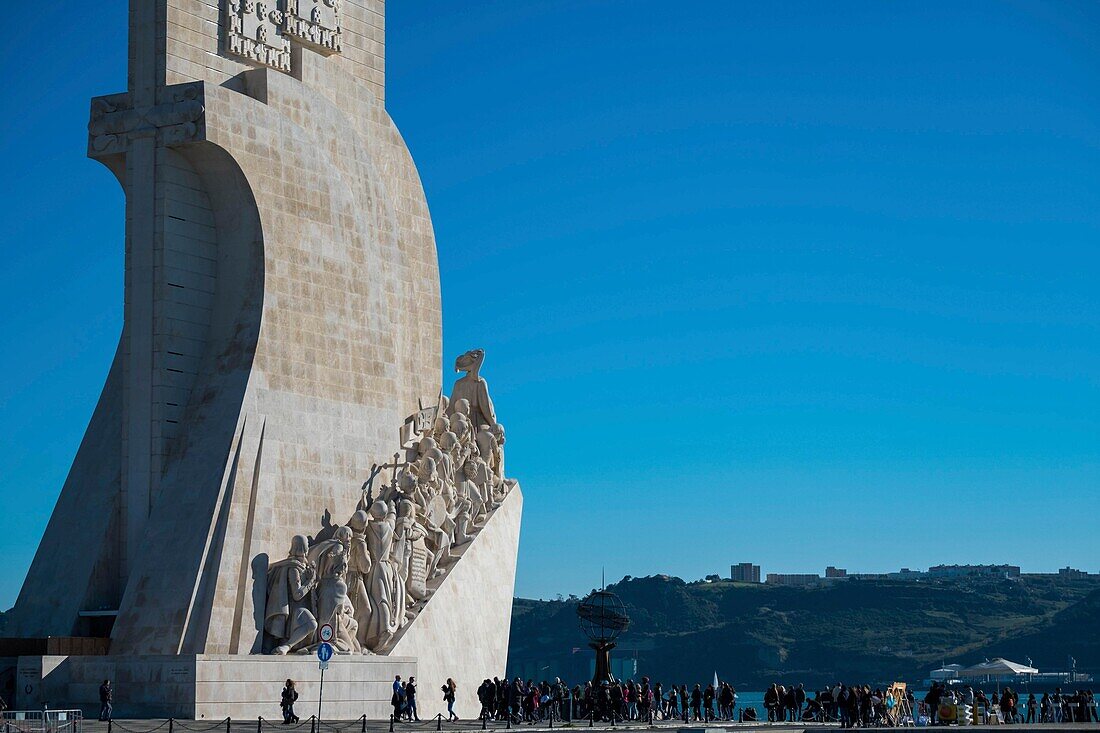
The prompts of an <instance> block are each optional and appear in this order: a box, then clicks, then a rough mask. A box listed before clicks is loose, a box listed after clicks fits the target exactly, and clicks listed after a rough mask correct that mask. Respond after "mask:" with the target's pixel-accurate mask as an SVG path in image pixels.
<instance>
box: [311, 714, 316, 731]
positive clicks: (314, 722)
mask: <svg viewBox="0 0 1100 733" xmlns="http://www.w3.org/2000/svg"><path fill="white" fill-rule="evenodd" d="M309 733H317V716H316V715H311V716H309Z"/></svg>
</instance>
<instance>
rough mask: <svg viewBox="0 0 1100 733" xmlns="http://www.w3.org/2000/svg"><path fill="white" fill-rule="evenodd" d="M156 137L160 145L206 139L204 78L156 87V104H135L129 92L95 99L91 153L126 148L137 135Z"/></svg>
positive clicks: (100, 154)
mask: <svg viewBox="0 0 1100 733" xmlns="http://www.w3.org/2000/svg"><path fill="white" fill-rule="evenodd" d="M143 137H155V138H156V141H157V144H158V145H183V144H185V143H191V142H199V141H201V140H204V139H206V105H205V90H204V88H203V83H202V82H201V81H196V82H189V83H187V84H173V85H171V86H166V87H163V88H161V89H159V90H158V91H157V104H155V105H152V106H150V107H137V108H135V107H134V106H133V105H132V104H131V102H130V95H129V94H127V93H122V94H109V95H107V96H104V97H95V98H94V99H92V110H91V114H90V115H89V119H88V156H89V157H92V158H98V157H100V156H104V155H110V154H112V153H122V152H125V151H126V150H127V149H128V148H129V146H130V142H131V141H132V140H134V139H136V138H143Z"/></svg>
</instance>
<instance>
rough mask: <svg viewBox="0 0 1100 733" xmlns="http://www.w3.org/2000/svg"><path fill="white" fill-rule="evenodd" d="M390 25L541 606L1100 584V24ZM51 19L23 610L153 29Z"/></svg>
mask: <svg viewBox="0 0 1100 733" xmlns="http://www.w3.org/2000/svg"><path fill="white" fill-rule="evenodd" d="M388 6H389V8H388V12H389V18H388V29H389V30H388V37H387V53H388V72H389V75H388V87H389V89H388V98H389V101H388V106H389V109H390V112H391V114H392V116H393V117H394V118H395V119H396V121H397V123H398V125H399V126H400V127H401V129H402V131H403V132H404V134H405V136H406V139H407V141H408V143H409V146H410V148H411V149H412V151H413V155H414V157H415V158H416V160H417V163H418V165H419V167H420V173H421V176H422V177H423V180H424V185H425V188H426V189H427V193H428V200H429V203H430V205H431V208H432V212H433V215H434V219H435V226H436V234H437V238H438V242H439V255H440V264H441V270H442V278H443V294H444V312H445V343H446V354H447V359H446V362H447V363H450V361H451V359H452V358H453V356H454V355H455V354H456V353H458V352H460V351H463V350H465V349H467V348H470V347H473V346H482V347H484V348H486V349H487V350H488V359H487V363H486V368H485V372H484V373H485V375H486V377H487V378H488V379H489V381H490V386H491V388H492V391H493V395H494V398H495V399H496V401H497V403H498V409H499V413H500V415H501V417H502V420H503V421H504V422H505V424H506V425H507V426H508V429H509V438H510V441H509V453H508V461H509V464H508V465H509V468H510V472H511V473H512V474H514V475H515V476H517V477H519V478H520V479H521V480H522V482H523V485H524V488H525V493H526V497H527V503H526V510H525V517H524V530H523V540H522V551H521V560H520V570H519V578H518V583H517V591H518V593H519V594H521V595H528V596H544V597H549V596H551V595H554V594H556V593H558V592H561V593H569V592H583V591H585V590H587V589H589V588H591V587H593V586H594V585H596V584H597V583H598V581H599V576H600V569H601V567H603V566H606V568H607V571H608V577H609V578H618V577H621V576H622V575H624V574H631V575H646V574H651V573H658V572H667V573H673V574H679V575H682V576H684V577H688V578H697V577H701V576H702V575H704V574H707V573H712V572H722V573H723V574H725V573H728V571H729V564H730V563H731V562H737V561H742V560H752V561H755V562H758V563H760V564H761V565H763V566H764V572H768V571H773V572H775V571H795V572H797V571H803V572H808V571H820V570H821V569H822V568H823V567H824V566H825V565H826V564H836V565H840V566H847V567H849V568H851V569H858V570H865V571H878V570H889V569H895V568H897V567H899V566H902V565H906V566H910V567H925V566H927V565H929V564H935V563H939V562H1014V563H1019V564H1020V565H1022V566H1023V567H1024V568H1025V570H1052V569H1054V568H1056V567H1059V566H1062V565H1065V564H1067V563H1068V564H1073V565H1078V566H1084V567H1086V568H1087V569H1089V570H1092V571H1097V570H1100V565H1098V564H1097V562H1098V560H1097V558H1098V557H1100V539H1098V537H1100V533H1098V532H1097V531H1096V530H1097V522H1098V516H1097V509H1098V504H1100V498H1098V497H1100V325H1098V324H1100V247H1098V244H1100V150H1098V145H1100V50H1098V45H1097V44H1098V39H1100V4H1097V3H1095V2H1080V3H1070V2H1056V3H1045V4H1031V3H980V2H967V3H957V2H921V3H907V4H902V3H878V2H870V3H844V4H824V3H770V2H769V3H763V2H760V3H732V2H703V1H701V0H700V1H696V2H685V3H669V2H650V1H649V0H630V1H629V2H626V1H623V2H596V1H594V0H586V1H584V2H522V1H520V0H504V1H500V2H486V1H483V0H482V1H479V2H452V1H440V2H419V1H414V0H391V1H390V2H389V3H388ZM22 27H24V28H25V29H26V28H30V29H31V31H28V32H23V33H9V34H8V37H7V38H6V39H5V42H4V44H3V51H2V54H3V68H4V70H5V78H6V82H7V89H6V91H5V94H4V107H5V108H4V114H3V115H2V118H3V120H4V123H3V124H4V134H3V135H2V136H0V146H2V148H3V150H2V154H3V160H4V163H5V172H6V176H5V195H4V196H3V197H0V212H2V217H3V221H4V226H3V229H2V232H3V233H2V236H3V252H2V255H3V256H2V257H0V268H2V271H3V275H4V277H3V288H2V289H0V319H2V323H3V333H4V348H3V350H2V351H0V506H2V507H3V510H4V511H3V518H4V528H3V532H0V551H2V553H3V557H4V558H5V563H4V565H3V569H2V570H0V607H7V606H8V605H10V604H11V603H12V602H13V601H14V599H15V595H16V593H17V591H18V588H19V585H20V584H21V583H22V579H23V576H24V574H25V572H26V569H27V567H28V565H29V563H30V560H31V557H32V555H33V552H34V550H35V547H36V546H37V543H38V539H39V537H40V535H41V532H42V529H43V527H44V525H45V522H46V520H47V518H48V516H49V513H50V510H51V508H52V506H53V503H54V501H55V499H56V496H57V493H58V491H59V490H60V487H61V484H62V481H63V480H64V477H65V474H66V472H67V470H68V467H69V462H70V461H71V459H72V456H73V455H74V452H75V450H76V447H77V445H78V443H79V441H80V438H81V435H82V433H83V430H84V427H85V425H86V422H87V419H88V417H89V415H90V414H91V410H92V407H93V405H94V403H95V400H96V398H97V396H98V393H99V390H100V387H101V385H102V382H103V379H104V376H105V375H106V373H107V368H108V364H109V361H110V358H111V355H112V353H113V351H114V348H115V344H116V341H117V337H118V333H119V329H120V324H121V303H122V254H123V253H122V243H123V200H122V196H121V193H120V191H119V189H118V186H117V184H116V183H115V181H114V179H113V178H112V177H111V175H110V174H109V173H108V172H107V170H106V169H104V168H102V167H101V166H100V165H99V164H98V163H95V162H92V161H89V160H87V159H85V157H84V153H85V124H86V121H87V115H88V99H89V97H91V96H94V95H98V94H105V93H110V92H115V91H121V90H123V89H124V88H125V85H126V75H125V61H126V48H125V27H126V4H125V3H124V2H122V1H121V0H115V1H113V2H108V3H75V2H65V3H44V4H38V5H36V6H35V8H34V10H33V12H31V13H30V14H29V15H28V16H27V17H25V18H24V19H23V26H22ZM449 378H450V374H449V373H448V379H449Z"/></svg>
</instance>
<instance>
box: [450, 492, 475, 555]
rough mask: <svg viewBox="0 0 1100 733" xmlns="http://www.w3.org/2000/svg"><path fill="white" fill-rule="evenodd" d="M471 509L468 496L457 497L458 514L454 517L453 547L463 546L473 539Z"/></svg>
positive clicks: (471, 505) (471, 503)
mask: <svg viewBox="0 0 1100 733" xmlns="http://www.w3.org/2000/svg"><path fill="white" fill-rule="evenodd" d="M472 509H473V502H472V501H470V498H469V497H468V496H463V497H459V499H458V513H457V514H456V515H455V535H454V544H455V545H464V544H466V543H467V542H469V541H470V540H472V539H473V538H474V535H473V532H474V523H473V516H472Z"/></svg>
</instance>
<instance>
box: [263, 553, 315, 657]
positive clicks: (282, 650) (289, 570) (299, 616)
mask: <svg viewBox="0 0 1100 733" xmlns="http://www.w3.org/2000/svg"><path fill="white" fill-rule="evenodd" d="M308 550H309V540H307V539H306V538H305V537H304V536H302V535H296V536H295V537H294V539H292V540H291V541H290V556H289V557H287V558H286V559H285V560H280V561H279V562H277V563H274V564H273V565H272V566H271V567H270V568H269V569H268V571H267V608H266V610H265V611H264V631H266V632H267V633H268V634H270V635H271V636H272V637H274V639H275V640H276V644H277V645H276V647H275V648H274V649H273V650H272V651H271V653H272V654H287V653H288V652H292V651H297V650H298V649H299V648H301V647H302V646H303V645H307V644H308V642H310V641H311V640H312V639H313V635H314V634H315V633H316V632H317V619H316V618H315V617H314V616H313V613H312V612H311V611H310V608H309V606H310V603H309V600H310V599H309V594H310V591H311V590H313V586H314V583H315V580H316V573H315V571H314V567H313V565H312V564H311V563H310V562H309V559H308V557H307V553H308Z"/></svg>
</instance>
